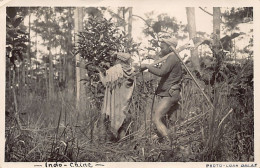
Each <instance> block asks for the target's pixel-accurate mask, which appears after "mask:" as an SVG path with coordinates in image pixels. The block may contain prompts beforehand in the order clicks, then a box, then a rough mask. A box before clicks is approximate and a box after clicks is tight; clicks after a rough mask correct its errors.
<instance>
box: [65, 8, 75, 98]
mask: <svg viewBox="0 0 260 168" xmlns="http://www.w3.org/2000/svg"><path fill="white" fill-rule="evenodd" d="M68 10H69V16H68V28H69V30H68V32H67V38H68V43H67V75H68V76H67V79H68V80H67V82H68V90H67V98H68V100H69V101H70V102H72V99H73V95H74V85H75V84H74V81H75V79H74V68H73V61H72V59H73V56H72V55H71V52H70V51H72V47H73V46H72V34H71V33H72V14H71V8H69V9H68Z"/></svg>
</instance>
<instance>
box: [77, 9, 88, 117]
mask: <svg viewBox="0 0 260 168" xmlns="http://www.w3.org/2000/svg"><path fill="white" fill-rule="evenodd" d="M82 30H83V8H76V9H75V33H78V32H81V31H82ZM75 38H76V39H75V41H76V42H78V41H79V39H78V36H75ZM76 62H79V63H80V67H77V68H76V82H77V95H76V108H77V110H78V111H79V112H84V111H85V110H86V102H87V101H86V97H87V96H86V89H85V86H84V84H83V82H81V81H80V80H81V79H83V78H85V75H86V70H85V69H84V61H83V59H82V58H81V57H80V55H77V56H76ZM80 116H82V115H81V113H80V114H79V115H78V118H79V117H80Z"/></svg>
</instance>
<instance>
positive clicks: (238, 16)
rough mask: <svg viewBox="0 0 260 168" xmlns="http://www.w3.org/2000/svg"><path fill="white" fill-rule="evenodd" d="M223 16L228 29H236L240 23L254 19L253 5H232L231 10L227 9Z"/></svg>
mask: <svg viewBox="0 0 260 168" xmlns="http://www.w3.org/2000/svg"><path fill="white" fill-rule="evenodd" d="M222 16H223V18H224V20H225V26H226V27H227V28H228V30H234V29H235V28H236V26H237V25H238V24H240V23H247V22H249V21H252V20H253V7H243V8H234V7H232V8H231V9H230V10H227V11H225V12H224V13H223V15H222Z"/></svg>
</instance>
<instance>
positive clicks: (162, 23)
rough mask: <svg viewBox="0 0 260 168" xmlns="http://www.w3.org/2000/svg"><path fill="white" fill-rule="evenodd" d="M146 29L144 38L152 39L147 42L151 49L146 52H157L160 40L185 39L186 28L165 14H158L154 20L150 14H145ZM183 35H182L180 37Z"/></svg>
mask: <svg viewBox="0 0 260 168" xmlns="http://www.w3.org/2000/svg"><path fill="white" fill-rule="evenodd" d="M146 16H147V19H146V20H145V22H146V28H145V29H144V30H143V32H144V34H145V35H146V36H150V37H152V39H150V40H148V41H149V43H150V44H151V47H148V48H147V49H148V50H153V51H157V50H158V48H159V42H161V38H166V37H176V38H177V39H185V38H186V37H187V34H185V33H187V27H186V26H185V25H183V24H182V23H178V22H177V20H176V18H174V17H170V16H168V15H167V14H160V15H158V16H157V19H156V20H154V19H153V18H152V17H151V16H152V13H151V14H146ZM180 34H183V35H180Z"/></svg>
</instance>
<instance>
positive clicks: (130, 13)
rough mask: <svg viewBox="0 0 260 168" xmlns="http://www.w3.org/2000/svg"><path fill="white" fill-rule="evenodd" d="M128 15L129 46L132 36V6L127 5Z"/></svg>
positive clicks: (129, 45)
mask: <svg viewBox="0 0 260 168" xmlns="http://www.w3.org/2000/svg"><path fill="white" fill-rule="evenodd" d="M128 10H129V11H128V12H129V16H128V38H129V44H128V48H129V47H131V38H132V22H133V7H129V9H128Z"/></svg>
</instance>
